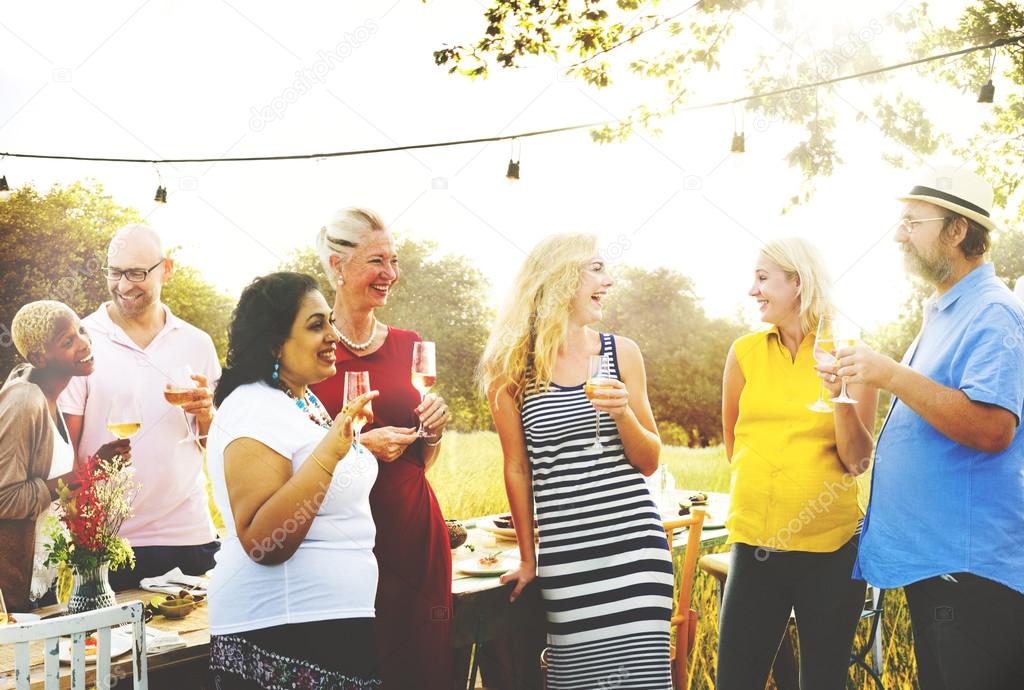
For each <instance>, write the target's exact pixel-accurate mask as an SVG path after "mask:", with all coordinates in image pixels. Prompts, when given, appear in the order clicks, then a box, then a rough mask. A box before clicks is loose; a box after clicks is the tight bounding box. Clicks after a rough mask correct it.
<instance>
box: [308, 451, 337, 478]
mask: <svg viewBox="0 0 1024 690" xmlns="http://www.w3.org/2000/svg"><path fill="white" fill-rule="evenodd" d="M309 457H311V458H313V462H315V463H316V464H318V465H320V469H322V470H323V471H324V472H326V473H327V474H329V475H331V476H332V477H333V476H334V472H331V471H330V470H329V469H327V468H326V467H324V464H323V463H322V462H320V458H318V457H317V456H316V453H310V454H309Z"/></svg>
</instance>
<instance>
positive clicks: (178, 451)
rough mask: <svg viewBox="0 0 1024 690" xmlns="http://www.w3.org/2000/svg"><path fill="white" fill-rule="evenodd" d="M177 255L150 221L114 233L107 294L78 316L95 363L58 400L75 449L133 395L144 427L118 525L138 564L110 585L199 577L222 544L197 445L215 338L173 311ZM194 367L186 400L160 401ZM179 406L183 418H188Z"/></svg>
mask: <svg viewBox="0 0 1024 690" xmlns="http://www.w3.org/2000/svg"><path fill="white" fill-rule="evenodd" d="M173 267H174V262H173V261H171V260H170V259H168V258H166V257H165V256H164V252H163V246H162V244H161V242H160V238H159V236H158V235H157V234H156V232H154V231H153V230H152V229H151V228H149V227H147V226H144V225H129V226H126V227H124V228H122V229H121V230H119V231H118V232H117V234H115V235H114V238H113V240H111V242H110V247H109V249H108V250H107V266H106V267H104V269H103V273H104V276H105V278H106V281H107V288H108V290H109V291H110V296H111V301H109V302H105V303H104V304H102V305H100V308H99V309H97V310H96V311H95V312H93V313H92V314H90V315H89V316H87V317H86V318H84V319H82V324H83V325H84V326H85V327H86V329H87V330H88V331H89V335H90V336H92V350H93V355H94V356H95V359H96V370H95V372H94V373H93V374H91V375H90V376H88V377H85V376H81V377H78V378H75V379H72V383H71V385H69V386H68V387H67V389H65V391H64V393H63V395H62V396H61V398H60V403H61V407H62V408H63V410H64V412H65V415H66V417H67V425H68V430H69V432H70V433H71V438H72V439H74V440H75V447H76V448H77V449H78V455H79V457H83V456H84V455H85V454H86V453H87V452H88V451H89V449H92V448H98V447H99V446H100V445H102V444H103V443H106V442H107V441H110V440H111V439H112V438H113V435H112V434H111V433H110V432H109V431H108V430H107V415H108V413H109V411H110V408H111V405H112V404H114V402H115V401H120V400H123V399H124V398H125V397H127V396H134V398H135V399H136V400H137V401H138V404H139V407H140V409H141V412H142V427H141V429H140V430H139V431H138V433H137V434H136V435H135V436H133V437H132V441H131V443H132V464H133V465H134V466H135V476H136V481H137V482H138V483H139V484H140V485H141V488H140V490H139V493H138V496H137V497H136V498H135V501H134V503H133V504H132V505H133V510H134V513H135V514H134V516H133V517H131V518H130V519H129V520H127V521H126V522H125V523H124V525H123V526H122V528H121V533H120V534H121V536H123V537H125V538H127V539H128V540H129V541H130V542H131V545H132V547H133V548H134V549H135V560H136V564H135V569H134V570H130V571H125V570H122V571H118V572H113V573H111V574H110V582H111V585H112V586H113V587H114V589H127V588H131V587H136V586H138V582H139V580H140V579H141V578H144V577H152V576H154V575H162V574H164V573H165V572H167V571H168V570H171V569H172V568H175V567H179V568H181V569H182V571H183V572H185V573H186V574H190V575H201V574H203V573H205V572H206V571H207V570H210V569H211V568H213V566H214V554H215V553H216V552H217V549H218V548H219V546H220V544H219V542H217V541H216V536H217V534H216V531H215V530H214V527H213V521H212V520H211V518H210V509H209V504H208V502H207V497H206V479H205V475H204V474H203V457H202V448H201V445H200V444H205V441H194V440H191V441H186V442H181V441H182V439H184V438H186V437H187V433H186V419H187V420H188V426H189V427H191V428H192V430H193V432H194V433H195V434H196V435H197V436H199V437H201V438H205V436H206V432H207V430H208V429H209V428H210V423H211V421H212V420H213V400H212V396H211V394H210V387H209V382H215V381H216V380H217V379H219V378H220V364H219V363H218V361H217V352H216V351H215V349H214V347H213V341H212V340H211V339H210V336H209V335H207V334H206V333H204V332H203V331H201V330H199V329H198V328H196V327H195V326H192V325H190V324H188V323H186V322H184V321H182V320H181V319H179V318H177V317H176V316H174V314H172V313H171V310H170V309H168V308H167V306H166V305H164V304H162V303H161V302H160V291H161V289H162V288H163V286H164V284H165V283H166V282H167V280H168V279H169V278H170V276H171V273H172V271H173ZM185 365H188V367H190V368H191V369H192V371H193V372H195V375H194V376H193V377H192V378H193V380H194V381H195V383H196V386H195V388H194V389H193V390H192V399H191V401H190V402H188V403H187V404H185V405H184V406H183V407H181V408H178V407H174V406H172V405H171V404H170V403H168V402H167V401H166V400H165V399H164V394H163V392H164V388H165V386H166V385H167V384H169V383H172V381H173V382H176V383H178V382H180V378H181V375H180V370H181V369H182V368H183V367H184V366H185ZM182 410H184V411H185V413H186V416H185V417H183V416H182Z"/></svg>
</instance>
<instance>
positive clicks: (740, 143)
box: [729, 103, 747, 153]
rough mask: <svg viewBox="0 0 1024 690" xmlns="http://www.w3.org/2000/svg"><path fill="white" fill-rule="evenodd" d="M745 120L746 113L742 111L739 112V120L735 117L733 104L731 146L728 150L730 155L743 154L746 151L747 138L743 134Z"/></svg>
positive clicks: (734, 105)
mask: <svg viewBox="0 0 1024 690" xmlns="http://www.w3.org/2000/svg"><path fill="white" fill-rule="evenodd" d="M745 119H746V113H745V112H743V111H740V117H739V118H737V117H736V104H735V103H734V104H733V106H732V146H731V147H730V148H729V151H730V152H731V153H743V152H745V151H746V150H747V136H746V134H744V133H743V125H744V120H745ZM737 124H738V126H737ZM737 129H738V130H739V132H738V133H737V131H736V130H737Z"/></svg>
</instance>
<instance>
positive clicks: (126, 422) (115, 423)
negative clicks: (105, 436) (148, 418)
mask: <svg viewBox="0 0 1024 690" xmlns="http://www.w3.org/2000/svg"><path fill="white" fill-rule="evenodd" d="M141 428H142V407H141V406H140V405H139V400H138V398H136V397H135V395H134V394H133V393H123V394H121V395H118V396H117V397H115V398H114V400H113V401H112V402H111V403H110V411H109V412H108V413H107V431H109V432H110V433H112V434H113V435H114V436H116V437H117V438H131V437H132V436H134V435H135V434H137V433H138V432H139V429H141Z"/></svg>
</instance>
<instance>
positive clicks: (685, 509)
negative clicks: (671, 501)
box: [679, 503, 690, 515]
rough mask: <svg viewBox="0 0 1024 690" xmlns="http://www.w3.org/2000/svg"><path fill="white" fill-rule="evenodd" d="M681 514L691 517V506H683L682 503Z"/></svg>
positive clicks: (680, 506) (680, 505)
mask: <svg viewBox="0 0 1024 690" xmlns="http://www.w3.org/2000/svg"><path fill="white" fill-rule="evenodd" d="M679 514H680V515H689V514H690V506H687V505H683V504H682V503H680V504H679Z"/></svg>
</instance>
